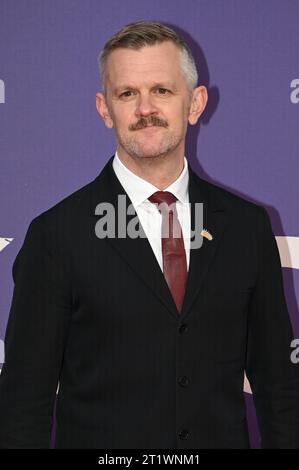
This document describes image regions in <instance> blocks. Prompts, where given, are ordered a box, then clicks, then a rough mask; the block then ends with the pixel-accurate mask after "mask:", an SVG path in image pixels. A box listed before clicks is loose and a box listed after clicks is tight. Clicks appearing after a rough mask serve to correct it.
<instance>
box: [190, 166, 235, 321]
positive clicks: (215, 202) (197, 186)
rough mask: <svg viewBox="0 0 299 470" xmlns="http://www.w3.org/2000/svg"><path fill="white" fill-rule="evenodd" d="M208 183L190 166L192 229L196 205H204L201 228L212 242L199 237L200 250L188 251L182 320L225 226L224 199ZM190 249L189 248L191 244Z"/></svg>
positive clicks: (194, 224) (209, 263) (195, 294)
mask: <svg viewBox="0 0 299 470" xmlns="http://www.w3.org/2000/svg"><path fill="white" fill-rule="evenodd" d="M209 188H210V186H209V183H206V182H205V181H204V180H201V179H200V178H199V177H198V176H197V175H196V173H194V172H193V170H192V168H190V166H189V202H190V203H191V230H193V231H194V230H195V229H196V226H197V225H198V224H196V223H195V203H198V202H202V203H203V221H202V227H201V229H202V228H204V229H207V230H208V231H209V232H210V233H211V235H212V236H213V239H212V240H208V239H207V238H205V237H202V244H201V246H200V247H199V248H195V249H190V263H189V272H188V280H187V287H186V293H185V298H184V303H183V307H182V313H181V317H182V318H184V319H185V318H186V316H188V314H189V313H190V311H191V308H192V305H193V303H194V301H195V299H196V296H197V295H198V294H199V291H200V289H201V288H204V286H203V282H204V279H205V276H206V274H207V272H208V270H209V268H210V266H211V263H212V260H213V257H214V255H215V253H216V250H217V248H218V247H219V244H220V240H221V237H222V235H223V232H224V229H225V225H226V223H227V210H226V207H225V203H224V200H221V199H220V196H218V197H217V196H216V195H215V193H214V192H213V194H212V193H211V191H210V190H209ZM191 246H192V245H191Z"/></svg>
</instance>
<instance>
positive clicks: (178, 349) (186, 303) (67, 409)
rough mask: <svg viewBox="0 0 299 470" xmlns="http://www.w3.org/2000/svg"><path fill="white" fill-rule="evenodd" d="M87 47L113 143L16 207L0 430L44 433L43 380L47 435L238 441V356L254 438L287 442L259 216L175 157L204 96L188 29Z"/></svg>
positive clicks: (265, 232) (3, 435) (97, 443)
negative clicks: (60, 192) (79, 171)
mask: <svg viewBox="0 0 299 470" xmlns="http://www.w3.org/2000/svg"><path fill="white" fill-rule="evenodd" d="M99 62H100V67H101V73H102V80H103V92H102V93H97V95H96V104H97V109H98V111H99V113H100V115H101V117H102V118H103V120H104V122H105V124H106V126H107V127H108V128H114V129H115V133H116V138H117V150H116V153H115V155H114V156H113V157H111V158H110V159H109V161H108V163H107V164H106V165H105V167H104V169H103V170H102V172H101V173H100V174H99V175H98V176H97V177H96V178H95V179H94V180H93V181H92V182H90V183H89V184H87V185H86V186H84V187H83V188H81V189H79V190H78V191H76V192H75V193H73V194H71V195H70V196H68V197H67V198H65V199H64V200H63V201H60V202H59V203H58V204H56V205H55V206H54V207H52V208H50V209H49V210H47V211H46V212H44V213H42V214H41V215H39V216H38V217H36V218H35V219H33V221H32V222H31V224H30V226H29V228H28V231H27V234H26V237H25V241H24V243H23V245H22V247H21V249H20V251H19V253H18V255H17V257H16V259H15V262H14V265H13V278H14V282H15V287H14V293H13V299H12V305H11V310H10V316H9V321H8V326H7V331H6V338H5V348H6V350H5V353H6V354H5V359H6V362H5V364H4V366H3V370H2V374H1V377H0V415H1V420H0V446H1V447H2V448H47V447H49V441H50V432H51V424H52V413H53V405H54V402H55V397H56V390H57V386H58V384H59V392H58V397H57V409H56V416H57V433H56V447H57V448H98V449H99V448H101V449H116V448H119V449H125V448H131V449H134V448H135V449H149V448H152V449H155V448H156V449H162V448H164V449H221V448H224V449H228V448H241V449H246V448H248V447H249V440H248V431H247V423H246V411H245V405H244V396H243V379H244V372H246V374H247V376H248V379H249V381H250V384H251V388H252V392H253V397H254V401H255V405H256V410H257V417H258V421H259V425H260V431H261V437H262V447H263V448H273V449H278V448H299V374H298V366H296V365H294V364H293V363H292V362H291V360H290V353H291V349H290V344H291V341H292V329H291V325H290V320H289V316H288V311H287V306H286V301H285V296H284V291H283V281H282V275H281V266H280V259H279V253H278V249H277V245H276V241H275V237H274V235H273V233H272V229H271V224H270V220H269V216H268V214H267V212H266V211H265V209H264V208H263V207H261V206H258V205H256V204H253V203H251V202H248V201H246V200H244V199H242V198H240V197H238V196H236V195H233V194H232V193H230V192H228V191H225V190H224V189H221V188H219V187H217V186H215V185H213V184H211V183H208V182H207V181H204V180H202V179H201V178H199V177H198V176H197V175H196V174H195V173H194V172H193V170H192V168H190V166H189V165H188V162H187V160H186V158H185V156H184V144H185V135H186V131H187V126H188V123H189V124H191V125H194V124H196V122H197V120H198V118H199V117H200V115H201V114H202V112H203V111H204V109H205V106H206V103H207V90H206V88H205V87H204V86H198V87H197V86H196V84H197V73H196V67H195V65H194V61H193V58H192V55H191V52H190V50H189V48H188V46H187V45H186V44H185V43H184V41H182V39H181V38H179V37H178V36H177V35H176V33H175V32H174V31H172V30H171V29H169V28H167V27H165V26H163V25H161V24H159V23H153V22H137V23H135V24H130V25H127V26H126V27H125V28H123V29H122V30H121V31H120V32H119V33H117V34H116V35H114V36H113V37H112V38H111V40H110V41H108V43H107V44H106V46H105V48H104V49H103V51H102V53H101V56H100V61H99ZM120 196H121V197H122V198H123V199H122V203H124V208H125V213H127V212H126V210H127V209H128V212H129V214H128V216H127V217H125V222H126V223H125V225H124V223H123V219H121V217H120V216H119V212H118V209H119V207H120V198H119V197H120ZM196 205H197V206H196ZM198 205H200V207H202V209H203V212H201V211H197V210H196V207H198ZM132 207H133V208H134V210H135V213H134V211H132ZM186 207H187V208H188V210H186ZM110 208H116V209H117V210H116V212H115V214H116V218H115V220H114V219H113V211H112V212H110V215H109V217H108V216H107V214H108V212H109V209H110ZM189 208H190V210H189ZM111 214H112V215H111ZM201 214H202V217H203V225H202V224H200V223H198V219H200V215H201ZM136 215H137V216H138V218H137V219H136ZM99 216H103V217H99ZM103 218H104V221H105V223H102V222H103ZM132 221H133V222H134V224H135V225H134V224H133V226H134V227H135V229H136V230H135V232H134V230H132V227H131V229H130V230H131V231H130V230H128V231H127V232H125V236H123V229H124V228H128V227H129V222H132ZM136 221H137V222H138V223H139V225H138V224H136ZM167 227H168V229H169V231H168V234H167V236H165V233H166V232H165V228H167ZM138 228H139V235H140V236H135V235H136V232H138ZM175 231H177V232H176V234H175V233H174V232H175ZM133 232H134V233H135V235H134V236H129V235H132V233H133ZM120 233H121V235H119V234H120ZM191 235H192V236H191ZM194 240H195V242H194ZM196 240H197V242H198V240H200V243H197V244H196ZM193 242H194V243H193Z"/></svg>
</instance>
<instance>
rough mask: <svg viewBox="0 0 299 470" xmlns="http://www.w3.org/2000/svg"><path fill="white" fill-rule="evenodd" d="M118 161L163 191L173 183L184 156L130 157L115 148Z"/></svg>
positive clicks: (182, 165)
mask: <svg viewBox="0 0 299 470" xmlns="http://www.w3.org/2000/svg"><path fill="white" fill-rule="evenodd" d="M117 155H118V157H119V159H120V161H121V162H122V163H123V164H124V165H125V166H126V167H127V168H128V169H129V170H130V171H132V173H134V174H135V175H137V176H139V177H140V178H142V179H144V180H146V181H148V182H149V183H151V184H153V185H154V186H156V188H158V189H159V190H160V191H163V190H164V189H165V188H167V187H168V186H169V185H170V184H171V183H173V182H174V181H175V180H176V179H177V178H178V177H179V176H180V174H181V173H182V171H183V168H184V155H183V152H181V153H180V155H173V154H171V155H170V154H169V155H161V156H158V157H144V158H140V157H132V156H131V155H128V154H127V153H125V152H123V151H122V149H121V148H120V147H118V148H117Z"/></svg>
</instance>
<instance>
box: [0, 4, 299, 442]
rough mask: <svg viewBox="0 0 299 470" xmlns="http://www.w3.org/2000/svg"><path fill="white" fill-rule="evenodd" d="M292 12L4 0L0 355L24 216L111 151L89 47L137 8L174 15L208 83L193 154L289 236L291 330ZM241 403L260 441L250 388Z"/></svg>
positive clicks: (297, 224) (296, 272)
mask: <svg viewBox="0 0 299 470" xmlns="http://www.w3.org/2000/svg"><path fill="white" fill-rule="evenodd" d="M298 18H299V2H298V1H297V0H284V1H282V0H281V1H278V0H263V2H261V1H259V0H251V1H250V2H247V1H245V0H243V1H242V0H238V1H237V0H225V1H224V0H212V1H211V0H176V2H175V3H174V2H172V1H171V0H164V1H161V0H158V1H157V0H152V1H151V2H150V3H148V2H140V1H137V0H126V2H122V1H120V0H119V1H117V0H109V1H107V0H101V1H99V0H98V1H97V0H84V1H82V0H43V1H42V0H41V1H36V0H26V2H24V1H22V0H1V3H0V158H1V172H0V183H1V184H0V191H1V197H0V209H1V230H0V237H1V238H0V241H1V245H0V263H1V268H0V269H1V297H0V367H1V359H2V361H3V338H4V334H5V328H6V323H7V318H8V313H9V308H10V302H11V295H12V290H13V281H12V275H11V268H12V263H13V260H14V258H15V256H16V254H17V252H18V250H19V248H20V246H21V244H22V242H23V239H24V235H25V232H26V230H27V227H28V224H29V222H30V221H31V220H32V219H33V218H34V217H35V216H36V215H38V214H39V213H41V212H42V211H44V210H46V209H47V208H49V207H50V206H51V205H54V204H55V203H56V202H58V201H59V200H61V199H62V198H63V197H65V196H66V195H68V194H70V193H71V192H73V191H75V190H76V189H78V188H79V187H81V186H83V185H85V184H86V183H87V182H89V181H91V180H92V179H93V178H94V177H95V176H96V175H97V174H98V173H99V172H100V171H101V169H102V167H103V166H104V164H105V163H106V161H107V159H108V158H109V157H110V156H111V155H112V154H113V153H114V151H115V140H114V136H113V132H112V131H110V132H109V130H107V129H106V128H105V127H104V124H103V123H102V121H101V120H100V118H99V116H98V115H97V113H96V110H95V93H96V91H98V89H99V78H98V70H97V62H96V59H97V55H98V53H99V51H100V50H101V48H102V47H103V45H104V43H105V42H106V41H107V40H108V39H109V37H110V36H111V35H112V34H113V33H114V32H116V31H118V30H119V29H120V28H121V27H122V26H123V25H124V24H126V23H129V22H131V21H137V20H140V19H146V20H158V21H161V22H164V23H166V24H168V25H169V26H171V27H175V28H176V29H177V30H178V31H179V32H180V33H181V34H182V35H183V36H184V38H185V39H186V40H187V41H188V43H189V44H190V46H191V49H192V51H193V53H194V56H195V58H196V60H197V65H198V69H199V76H200V80H199V81H200V83H203V84H205V85H206V86H208V88H209V97H210V99H209V104H208V108H207V110H206V112H205V115H204V117H203V118H202V119H201V121H200V124H199V125H198V126H196V128H193V127H192V128H190V129H189V131H188V136H187V145H186V156H187V157H188V159H189V161H190V163H191V165H192V166H193V167H194V168H195V170H196V171H197V172H198V173H199V175H200V176H202V177H203V178H205V179H208V180H210V181H212V182H214V183H216V184H218V185H221V186H223V187H225V188H227V189H229V190H231V191H233V192H235V193H236V194H239V195H241V196H243V197H246V198H247V199H250V200H252V201H254V202H257V203H259V204H263V205H264V206H265V207H266V208H267V209H268V211H269V214H270V216H271V220H272V226H273V230H274V233H275V235H276V236H281V237H292V243H293V245H292V247H293V248H292V249H293V252H292V256H293V257H292V260H293V261H292V263H293V264H291V266H292V267H288V268H283V275H284V282H285V291H286V295H287V302H288V305H289V309H290V314H291V317H292V321H293V325H294V329H295V335H296V337H299V312H298V301H297V299H298V296H299V265H298V264H299V262H298V254H299V253H298V252H299V248H298V241H299V219H298V212H299V197H298V195H299V189H298V184H299V162H298V158H297V155H298V148H299V132H298V115H299V79H298V77H299V63H298V43H299V28H298ZM296 88H297V89H298V91H297V90H296ZM10 238H12V239H13V240H12V241H10V240H9V239H10ZM286 240H289V239H286ZM282 264H283V263H282ZM247 404H248V416H249V423H250V434H251V442H252V447H254V448H256V447H258V430H257V425H256V419H255V414H254V409H253V404H252V400H251V396H250V395H247Z"/></svg>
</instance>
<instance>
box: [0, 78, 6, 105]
mask: <svg viewBox="0 0 299 470" xmlns="http://www.w3.org/2000/svg"><path fill="white" fill-rule="evenodd" d="M4 103H5V84H4V81H3V80H0V104H4Z"/></svg>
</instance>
